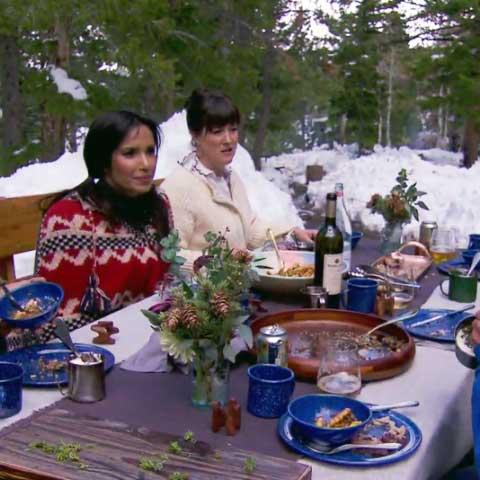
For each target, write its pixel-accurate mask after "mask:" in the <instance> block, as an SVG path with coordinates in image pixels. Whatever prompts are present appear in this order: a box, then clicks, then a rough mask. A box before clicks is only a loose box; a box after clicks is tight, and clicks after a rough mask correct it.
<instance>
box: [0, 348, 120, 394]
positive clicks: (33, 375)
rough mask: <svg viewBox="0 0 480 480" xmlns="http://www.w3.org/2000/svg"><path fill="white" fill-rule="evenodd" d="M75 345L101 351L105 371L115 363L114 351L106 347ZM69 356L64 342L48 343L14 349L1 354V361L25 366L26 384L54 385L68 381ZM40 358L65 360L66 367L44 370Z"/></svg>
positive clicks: (79, 349)
mask: <svg viewBox="0 0 480 480" xmlns="http://www.w3.org/2000/svg"><path fill="white" fill-rule="evenodd" d="M75 347H76V349H77V350H78V351H79V352H93V353H101V354H102V355H103V356H104V361H105V372H108V371H109V370H110V369H111V368H112V367H113V365H115V357H114V355H113V353H111V352H110V351H108V350H106V349H105V348H102V347H98V346H97V345H88V344H86V343H76V344H75ZM69 356H70V350H68V349H67V347H65V345H64V344H63V343H47V344H44V345H34V346H32V347H27V348H22V349H19V350H13V351H12V352H8V353H6V354H5V355H2V356H0V361H2V362H13V363H18V364H19V365H21V366H22V367H23V370H24V374H23V385H24V386H29V387H53V386H57V385H64V384H66V383H67V382H68V379H67V368H66V362H67V361H68V359H69ZM40 359H43V360H44V361H51V360H59V361H61V362H65V367H64V368H61V369H59V370H58V371H56V372H42V371H41V370H40V365H39V360H40Z"/></svg>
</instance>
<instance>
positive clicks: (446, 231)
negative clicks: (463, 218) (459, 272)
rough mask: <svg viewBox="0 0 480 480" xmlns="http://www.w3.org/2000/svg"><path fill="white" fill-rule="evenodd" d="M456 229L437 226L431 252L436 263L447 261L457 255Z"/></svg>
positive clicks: (433, 234)
mask: <svg viewBox="0 0 480 480" xmlns="http://www.w3.org/2000/svg"><path fill="white" fill-rule="evenodd" d="M456 246H457V245H456V238H455V231H454V230H453V229H451V228H437V229H436V230H434V231H433V233H432V243H431V246H430V253H431V255H432V259H433V261H434V262H435V263H437V264H438V263H442V262H446V261H447V260H451V259H453V258H455V257H456V255H457V252H456Z"/></svg>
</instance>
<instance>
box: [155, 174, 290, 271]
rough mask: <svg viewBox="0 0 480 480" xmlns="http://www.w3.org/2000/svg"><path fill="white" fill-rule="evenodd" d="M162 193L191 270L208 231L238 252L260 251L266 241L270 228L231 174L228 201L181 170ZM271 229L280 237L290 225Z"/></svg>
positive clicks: (243, 188)
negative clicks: (222, 235)
mask: <svg viewBox="0 0 480 480" xmlns="http://www.w3.org/2000/svg"><path fill="white" fill-rule="evenodd" d="M162 189H163V190H164V191H165V193H166V194H167V196H168V199H169V200H170V205H171V207H172V213H173V224H174V226H175V228H176V229H177V230H178V232H179V234H180V246H181V248H182V251H181V252H180V255H182V256H184V257H185V258H186V259H187V263H186V265H185V267H186V268H191V265H192V263H193V261H194V260H195V259H196V258H197V257H198V256H199V255H200V254H201V250H202V249H203V248H205V247H206V246H207V243H206V241H205V238H204V235H205V234H206V233H207V232H209V231H212V232H221V233H223V234H225V236H226V238H227V240H228V243H229V245H230V247H233V248H238V249H247V248H249V249H252V248H257V247H260V246H261V245H263V243H264V242H265V241H266V239H267V237H266V233H267V228H269V227H270V225H268V224H266V223H264V222H262V221H261V220H260V219H259V218H258V217H257V216H256V215H255V213H254V212H253V211H252V208H251V206H250V202H249V201H248V197H247V192H246V191H245V187H244V186H243V183H242V180H241V179H240V177H239V176H238V175H237V174H236V173H235V172H233V171H232V174H231V177H230V190H231V193H232V200H231V201H229V200H227V199H225V198H219V197H217V196H216V195H215V193H214V191H213V189H212V187H211V186H210V185H209V184H208V183H207V181H206V180H203V179H202V178H200V177H197V176H195V175H194V174H193V173H192V172H190V171H189V170H187V169H186V168H185V167H182V166H179V167H178V168H177V169H176V170H175V171H174V172H172V174H170V175H169V176H168V177H167V178H166V179H165V180H164V181H163V183H162ZM227 227H228V231H226V229H227ZM271 228H272V230H273V231H274V233H275V235H281V234H283V233H286V232H288V231H289V230H290V229H291V228H293V225H278V226H271Z"/></svg>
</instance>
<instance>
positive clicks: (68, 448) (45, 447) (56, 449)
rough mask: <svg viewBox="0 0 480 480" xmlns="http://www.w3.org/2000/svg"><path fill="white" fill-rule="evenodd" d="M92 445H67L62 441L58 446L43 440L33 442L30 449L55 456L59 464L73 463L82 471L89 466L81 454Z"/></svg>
mask: <svg viewBox="0 0 480 480" xmlns="http://www.w3.org/2000/svg"><path fill="white" fill-rule="evenodd" d="M88 447H91V445H87V446H84V445H81V444H79V443H66V442H63V441H60V442H59V443H58V444H55V443H49V442H45V441H43V440H40V441H36V442H32V443H30V445H29V449H37V450H40V451H41V452H43V453H45V454H46V455H53V456H54V457H55V459H56V461H57V462H61V463H65V462H68V463H72V464H74V465H76V466H77V467H78V468H80V469H82V470H83V469H86V468H88V465H87V464H86V463H85V462H83V461H82V460H81V458H80V452H81V451H82V450H84V449H85V448H88Z"/></svg>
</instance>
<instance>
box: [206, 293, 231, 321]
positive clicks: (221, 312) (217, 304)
mask: <svg viewBox="0 0 480 480" xmlns="http://www.w3.org/2000/svg"><path fill="white" fill-rule="evenodd" d="M210 305H211V307H212V310H213V312H214V313H215V315H218V316H225V315H227V313H228V312H229V311H230V308H231V304H230V299H229V298H228V296H227V295H225V294H224V293H223V292H217V293H215V294H214V295H213V297H212V299H211V300H210Z"/></svg>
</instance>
